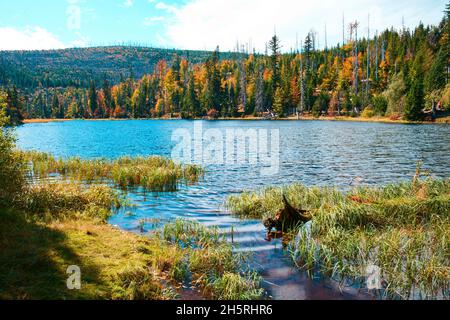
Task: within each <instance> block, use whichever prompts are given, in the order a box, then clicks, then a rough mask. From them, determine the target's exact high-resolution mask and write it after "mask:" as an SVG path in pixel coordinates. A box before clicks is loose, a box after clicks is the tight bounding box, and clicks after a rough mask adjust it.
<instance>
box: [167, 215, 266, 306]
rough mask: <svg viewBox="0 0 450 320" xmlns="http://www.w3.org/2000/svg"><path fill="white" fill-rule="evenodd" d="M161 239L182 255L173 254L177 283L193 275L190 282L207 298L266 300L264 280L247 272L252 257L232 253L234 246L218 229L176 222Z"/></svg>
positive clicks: (181, 221) (191, 222)
mask: <svg viewBox="0 0 450 320" xmlns="http://www.w3.org/2000/svg"><path fill="white" fill-rule="evenodd" d="M161 236H162V239H163V240H164V241H165V242H166V243H169V244H174V245H176V247H177V248H179V250H180V252H182V254H183V256H182V257H180V256H179V254H178V255H176V254H174V255H173V256H174V257H177V258H176V262H175V263H174V262H173V263H171V265H172V266H175V270H176V271H177V273H176V274H177V277H178V279H177V280H178V281H180V280H182V279H183V280H186V277H187V276H188V275H190V277H191V282H192V283H193V284H195V285H196V286H198V287H200V288H201V289H202V290H203V294H204V295H207V296H210V297H212V298H214V299H219V300H224V299H225V300H230V299H231V300H252V299H258V298H261V297H263V293H264V291H263V289H262V288H261V286H260V285H261V277H260V276H259V275H258V274H257V273H255V272H250V271H248V272H247V271H246V270H247V269H248V266H247V263H246V262H247V259H248V258H249V257H248V256H247V255H245V254H237V253H235V252H233V247H232V245H231V244H230V243H229V242H227V240H226V239H225V237H224V236H223V235H221V234H220V233H219V230H218V229H217V228H206V227H204V226H202V225H201V224H199V223H197V222H194V221H186V220H177V221H175V222H173V223H170V224H168V225H165V227H164V230H163V231H162V235H161ZM242 271H244V272H242ZM172 274H173V272H172ZM180 276H181V277H180Z"/></svg>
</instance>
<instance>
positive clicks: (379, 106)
mask: <svg viewBox="0 0 450 320" xmlns="http://www.w3.org/2000/svg"><path fill="white" fill-rule="evenodd" d="M372 105H373V111H374V113H375V115H377V116H384V115H385V114H386V111H387V107H388V102H387V100H386V98H385V97H384V96H383V95H376V96H374V97H373V98H372Z"/></svg>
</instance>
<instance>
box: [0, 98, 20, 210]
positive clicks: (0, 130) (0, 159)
mask: <svg viewBox="0 0 450 320" xmlns="http://www.w3.org/2000/svg"><path fill="white" fill-rule="evenodd" d="M5 101H6V96H5V94H4V93H2V92H0V206H4V207H5V206H11V205H13V204H14V203H15V202H16V201H17V200H18V196H19V195H20V193H21V192H22V190H23V188H24V187H25V185H26V181H25V175H24V172H25V170H24V162H23V159H22V157H21V155H19V154H16V153H15V152H14V151H13V149H14V147H15V137H14V131H13V129H12V128H11V127H7V125H9V118H8V117H7V116H6V102H5Z"/></svg>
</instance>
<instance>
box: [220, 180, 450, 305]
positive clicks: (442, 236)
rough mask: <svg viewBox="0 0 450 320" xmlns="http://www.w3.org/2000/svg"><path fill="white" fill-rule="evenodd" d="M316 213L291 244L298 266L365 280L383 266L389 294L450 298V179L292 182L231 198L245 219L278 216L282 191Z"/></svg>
mask: <svg viewBox="0 0 450 320" xmlns="http://www.w3.org/2000/svg"><path fill="white" fill-rule="evenodd" d="M283 193H284V194H285V195H286V196H287V198H288V199H289V200H290V201H291V202H292V204H293V205H294V206H296V207H297V208H302V209H305V210H308V211H309V212H310V214H311V215H312V216H313V219H312V224H311V228H310V231H308V229H301V231H300V232H298V236H297V237H296V239H295V240H294V241H292V243H291V249H292V257H293V260H294V262H295V263H296V264H297V266H298V267H299V268H305V269H307V270H309V271H311V274H313V273H314V272H320V273H321V274H325V275H328V276H330V277H333V278H334V279H337V280H339V281H344V280H348V279H350V280H354V281H358V282H361V285H362V286H364V285H365V280H366V277H365V276H366V268H367V267H368V266H370V265H376V266H378V267H379V268H381V272H382V278H383V283H384V289H383V290H382V291H381V294H382V295H383V296H384V297H386V298H402V299H433V298H448V297H449V289H450V287H449V283H450V267H449V263H448V262H449V258H450V249H449V243H450V238H449V230H450V182H449V181H448V180H445V181H438V180H431V179H426V180H419V179H418V178H417V177H416V178H415V179H414V181H413V182H410V183H399V184H393V185H389V186H385V187H380V188H375V187H372V188H370V187H363V188H355V189H353V190H350V191H348V192H341V191H339V190H337V189H333V188H307V187H304V186H301V185H292V186H289V187H286V188H269V189H266V190H262V191H259V192H247V193H243V194H242V195H240V196H234V197H230V198H229V199H228V200H227V206H228V208H229V209H230V210H231V211H232V212H234V213H235V214H238V215H240V216H243V217H258V218H262V219H265V218H273V217H274V216H275V214H276V212H277V211H278V210H280V209H281V208H282V207H283V203H282V194H283Z"/></svg>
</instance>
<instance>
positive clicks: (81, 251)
mask: <svg viewBox="0 0 450 320" xmlns="http://www.w3.org/2000/svg"><path fill="white" fill-rule="evenodd" d="M120 205H121V199H120V197H119V196H118V194H117V193H116V192H115V191H114V190H112V189H110V188H108V187H106V186H91V187H88V188H86V187H83V186H81V185H79V184H76V183H73V182H72V183H67V182H66V183H43V184H39V185H34V186H31V187H30V188H29V189H28V190H27V191H26V193H25V194H24V195H23V197H22V201H21V202H20V204H17V205H16V208H9V209H6V208H3V209H0V235H1V237H0V248H1V254H0V299H120V300H123V299H174V298H177V297H178V296H179V294H182V290H181V288H182V285H187V286H188V287H192V288H195V289H194V290H195V292H197V290H198V292H199V293H198V296H199V297H204V298H207V299H256V298H260V297H261V296H262V294H263V292H262V290H261V289H260V287H259V285H260V279H259V277H258V276H257V275H256V274H254V273H251V272H243V270H246V268H245V266H246V259H247V257H246V256H241V255H236V254H233V252H232V247H231V245H230V244H228V243H227V242H226V241H225V239H224V238H222V236H219V234H218V231H217V230H216V229H208V228H205V227H202V226H200V225H199V224H196V223H193V222H187V221H176V222H174V223H173V224H169V225H166V226H165V228H164V230H162V231H160V232H157V233H152V234H149V235H146V236H138V235H135V234H131V233H128V232H123V231H121V230H118V229H116V228H114V227H112V226H110V225H108V224H107V223H106V222H105V221H106V219H107V218H108V217H109V216H110V215H111V214H113V213H114V208H118V207H120ZM111 208H113V209H111ZM72 265H76V266H79V267H80V269H81V281H82V287H81V290H69V289H67V286H66V280H67V278H68V275H67V274H66V270H67V268H68V267H69V266H72Z"/></svg>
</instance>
